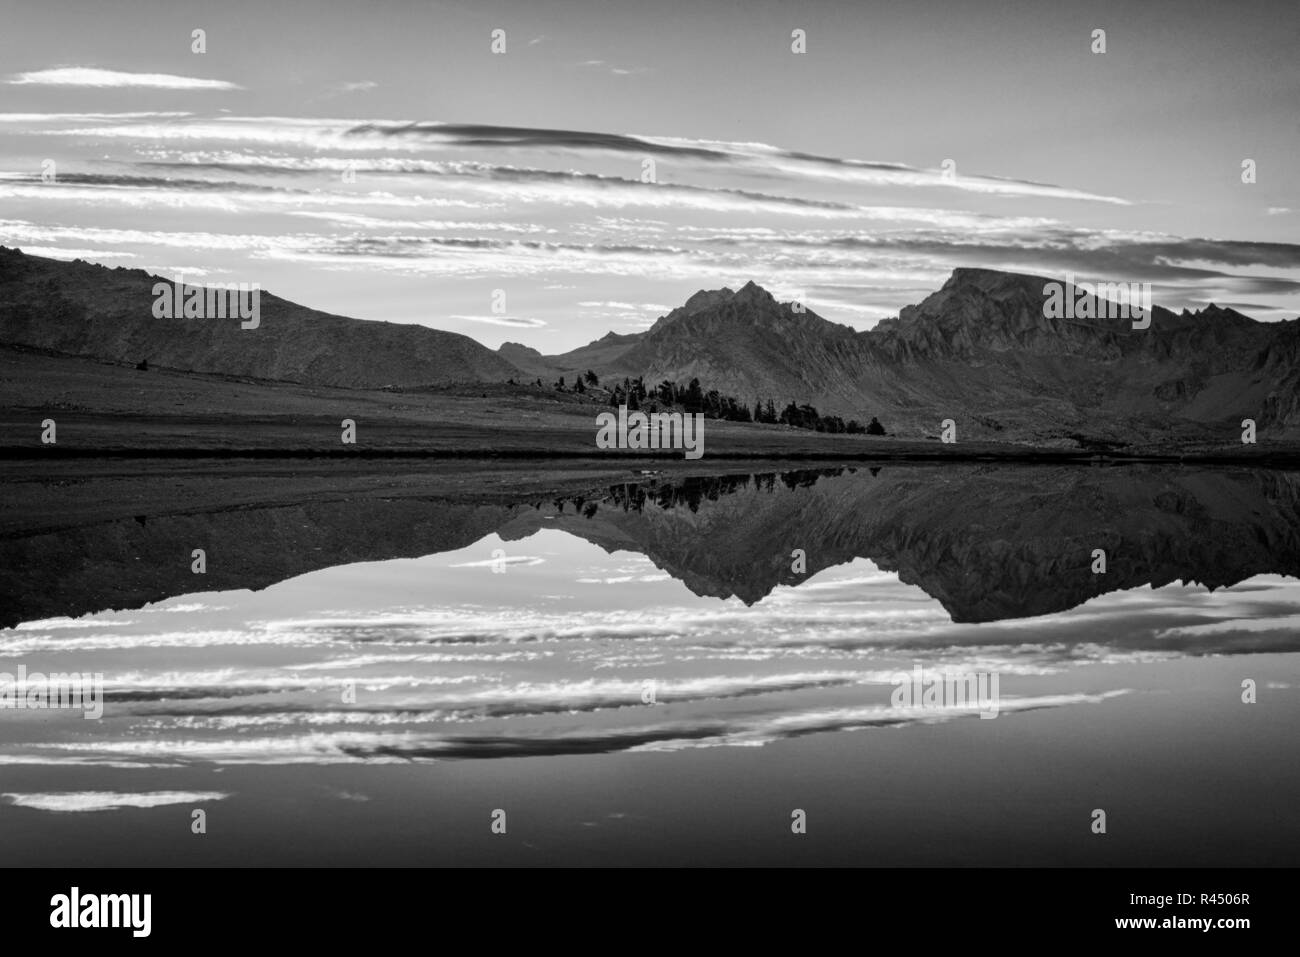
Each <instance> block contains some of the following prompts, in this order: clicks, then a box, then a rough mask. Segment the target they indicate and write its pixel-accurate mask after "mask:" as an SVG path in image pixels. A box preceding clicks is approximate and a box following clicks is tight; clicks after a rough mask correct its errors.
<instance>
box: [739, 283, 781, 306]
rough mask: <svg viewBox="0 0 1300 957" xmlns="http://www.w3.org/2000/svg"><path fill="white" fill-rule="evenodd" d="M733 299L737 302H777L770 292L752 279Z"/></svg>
mask: <svg viewBox="0 0 1300 957" xmlns="http://www.w3.org/2000/svg"><path fill="white" fill-rule="evenodd" d="M732 299H733V300H734V301H736V302H776V300H775V299H774V298H773V296H772V294H771V293H770V292H768V291H767V290H766V289H764V288H763V287H762V286H760V285H759V284H758V283H756V282H754V280H752V279H751V280H750V281H749V282H747V283H745V284H744V285H743V286H741V287H740V290H739V291H738V292H737V293H736V294H735V295H734V296H732Z"/></svg>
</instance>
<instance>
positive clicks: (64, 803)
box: [0, 791, 230, 813]
mask: <svg viewBox="0 0 1300 957" xmlns="http://www.w3.org/2000/svg"><path fill="white" fill-rule="evenodd" d="M229 796H230V795H229V794H224V793H222V792H221V791H143V792H137V793H123V792H120V791H48V792H31V793H25V794H18V793H12V792H11V793H6V794H0V798H3V799H4V800H5V801H8V802H9V803H10V804H12V805H13V806H14V807H29V808H33V809H35V810H37V811H55V812H59V813H68V812H85V811H118V810H121V809H122V808H150V807H163V806H166V805H168V804H203V803H206V802H208V801H221V800H224V799H225V798H228V797H229Z"/></svg>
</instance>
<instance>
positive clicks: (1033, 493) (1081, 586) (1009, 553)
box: [0, 466, 1300, 626]
mask: <svg viewBox="0 0 1300 957" xmlns="http://www.w3.org/2000/svg"><path fill="white" fill-rule="evenodd" d="M142 518H144V519H146V520H144V521H142V520H141V519H142ZM544 528H546V529H560V530H563V531H565V532H568V533H570V534H572V535H574V536H577V537H579V538H582V539H585V540H587V541H589V542H591V543H593V544H595V545H598V546H600V547H601V548H603V549H605V550H606V551H615V550H620V551H633V552H638V553H640V554H642V555H645V556H646V557H648V558H649V559H650V561H651V562H653V564H654V565H655V566H656V567H657V568H659V569H662V570H663V571H664V572H667V573H668V574H669V575H671V576H672V577H673V578H675V579H677V580H679V581H681V582H682V583H684V584H685V585H686V586H687V587H688V588H689V589H690V590H691V591H692V592H694V593H695V594H696V595H699V596H708V597H716V598H731V597H735V598H739V599H740V600H741V601H743V602H744V603H745V604H754V603H756V602H759V601H761V600H762V599H763V598H764V597H765V596H767V595H770V594H771V593H772V591H773V589H775V588H777V587H779V586H783V585H785V586H800V585H801V584H802V583H804V582H806V581H808V580H809V579H810V578H812V577H814V576H815V575H817V574H818V573H819V572H821V571H823V570H825V569H829V568H833V567H836V566H840V565H846V564H848V563H850V562H852V561H854V560H855V559H867V560H869V561H871V562H872V563H873V564H874V565H875V566H876V567H877V568H879V569H881V570H883V571H886V572H892V573H896V574H897V576H898V578H899V580H900V581H902V582H904V583H906V584H914V585H917V586H919V587H920V588H921V589H922V590H923V591H924V592H925V593H926V594H927V595H929V596H931V597H932V598H934V599H935V600H937V601H938V602H939V603H940V605H941V606H942V607H943V609H944V610H945V611H946V612H947V613H948V615H949V616H950V617H951V619H952V620H953V621H954V622H959V623H960V622H994V621H1001V620H1006V619H1015V618H1026V617H1033V616H1039V615H1046V614H1051V613H1055V612H1059V611H1064V610H1066V609H1070V608H1074V607H1077V606H1079V605H1081V604H1083V603H1084V602H1087V601H1089V600H1090V599H1092V598H1095V597H1097V596H1099V595H1103V594H1106V593H1108V592H1114V591H1121V590H1127V589H1131V588H1135V587H1137V586H1141V585H1151V586H1154V587H1159V586H1163V585H1166V584H1170V583H1173V582H1185V583H1198V584H1202V585H1205V586H1207V587H1209V588H1210V589H1216V588H1220V587H1223V586H1227V585H1232V584H1236V583H1238V582H1242V581H1245V580H1246V579H1248V578H1251V577H1253V576H1256V575H1262V574H1280V575H1288V576H1296V575H1297V574H1300V477H1298V476H1297V475H1296V474H1295V473H1290V472H1280V471H1268V470H1249V469H1205V468H1197V469H1190V468H1188V469H1184V468H1175V467H1168V466H1162V467H1154V466H1152V467H1145V466H1126V467H1108V468H1083V467H1071V466H1067V467H1056V468H1048V467H1005V466H997V467H994V466H960V467H954V466H942V467H925V466H900V467H884V468H880V467H874V468H837V469H816V470H805V469H800V470H787V471H779V472H777V471H773V472H763V473H758V474H751V473H740V474H734V475H715V476H707V477H687V478H677V477H670V476H664V475H655V474H646V475H635V476H630V477H629V481H627V482H621V483H617V484H612V485H609V486H607V487H604V488H600V489H596V490H592V491H590V492H587V493H583V494H579V495H571V496H566V497H561V498H556V499H552V500H549V501H530V502H519V503H517V504H513V505H490V504H482V503H479V502H459V501H456V500H454V499H447V498H437V499H422V498H411V497H406V498H394V499H378V500H376V499H356V500H353V499H349V498H346V497H344V498H342V499H341V500H338V501H332V502H331V501H316V502H306V503H301V504H296V505H283V504H277V505H275V506H266V507H257V506H245V507H241V508H237V509H231V508H216V509H213V510H210V511H196V512H191V513H188V514H172V515H166V514H164V515H150V516H136V515H132V516H130V517H123V518H122V519H120V520H116V521H109V522H103V523H99V524H91V525H79V526H74V527H70V528H63V529H58V530H55V531H44V532H39V533H36V534H26V535H19V536H15V537H10V538H8V539H6V540H4V541H0V562H2V569H3V570H2V571H0V591H2V593H3V597H0V625H4V626H13V625H16V624H18V623H20V622H23V621H30V620H33V619H41V618H50V617H54V616H72V617H75V616H79V615H83V614H87V613H92V612H97V611H102V610H105V609H123V608H138V607H141V606H143V605H145V604H148V603H150V602H156V601H160V600H163V599H165V598H168V597H171V596H175V595H182V594H187V593H190V592H194V591H196V590H198V586H201V587H202V589H203V590H204V591H213V590H230V589H244V588H248V589H254V590H257V589H262V588H266V587H268V586H270V585H272V584H274V583H276V582H279V581H284V580H286V579H289V578H293V577H295V576H298V575H302V574H305V573H307V572H311V571H315V570H318V569H323V568H329V567H333V566H336V565H342V564H349V563H354V562H362V561H365V562H371V561H381V560H385V559H392V558H412V557H417V556H420V555H432V554H438V553H443V552H447V551H452V550H456V549H461V548H465V547H467V546H469V545H471V544H473V543H474V542H476V541H479V540H481V539H483V538H485V537H486V536H489V535H492V534H496V535H499V536H500V537H501V538H502V539H503V540H505V541H507V542H510V541H518V540H521V539H524V538H527V537H528V536H530V535H533V534H535V533H536V532H537V531H539V530H541V529H544ZM196 545H202V546H203V547H205V549H206V550H207V553H208V554H209V555H211V556H212V560H211V561H210V567H209V569H208V574H207V575H206V576H205V578H203V579H198V578H196V576H194V575H193V574H192V573H191V570H190V567H189V564H188V559H187V556H188V555H189V554H190V551H191V549H192V548H194V547H196ZM1099 550H1100V551H1099ZM1101 553H1104V562H1105V566H1104V569H1105V570H1104V571H1101V570H1099V567H1098V556H1099V555H1100V554H1101ZM799 556H802V557H801V558H800V557H799Z"/></svg>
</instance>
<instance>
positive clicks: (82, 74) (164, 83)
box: [8, 66, 243, 90]
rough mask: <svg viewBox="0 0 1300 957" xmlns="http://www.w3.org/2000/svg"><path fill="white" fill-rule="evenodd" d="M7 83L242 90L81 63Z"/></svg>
mask: <svg viewBox="0 0 1300 957" xmlns="http://www.w3.org/2000/svg"><path fill="white" fill-rule="evenodd" d="M8 82H9V83H11V84H13V85H15V86H30V85H35V86H85V87H137V88H138V87H146V88H150V89H155V90H242V89H243V87H242V86H240V85H239V84H237V83H230V82H228V81H226V80H204V79H200V78H198V77H193V76H177V75H176V74H174V73H126V72H124V71H121V70H100V69H97V68H95V67H85V66H69V67H57V68H55V69H51V70H35V71H33V72H30V73H17V74H15V75H14V76H12V77H11V78H10V79H9V80H8Z"/></svg>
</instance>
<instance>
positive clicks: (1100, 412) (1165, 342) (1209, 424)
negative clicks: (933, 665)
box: [0, 247, 1300, 446]
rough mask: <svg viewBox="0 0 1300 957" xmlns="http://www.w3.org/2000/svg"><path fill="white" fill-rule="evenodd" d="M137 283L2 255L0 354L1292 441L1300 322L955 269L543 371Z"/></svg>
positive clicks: (292, 378)
mask: <svg viewBox="0 0 1300 957" xmlns="http://www.w3.org/2000/svg"><path fill="white" fill-rule="evenodd" d="M160 281H167V280H163V279H160V277H157V276H153V275H150V274H149V273H147V272H144V271H142V270H135V269H124V268H121V267H119V268H116V269H112V268H108V267H104V266H99V265H94V264H90V263H86V262H82V261H81V260H77V261H74V262H65V261H59V260H51V259H45V258H40V257H35V256H29V255H26V254H24V253H22V252H20V251H18V250H12V249H5V248H4V247H0V345H7V346H11V347H20V348H26V349H36V350H41V351H43V352H46V353H54V354H61V355H74V356H81V357H89V358H94V359H99V360H102V361H108V362H116V363H131V364H136V363H140V362H148V363H149V365H150V366H151V367H163V368H169V369H174V370H180V371H190V372H202V373H217V374H222V375H232V376H242V377H249V378H255V379H262V380H276V381H285V382H294V383H305V384H309V385H319V386H329V387H336V388H349V389H356V388H382V387H387V386H395V387H405V388H411V387H421V386H439V385H448V384H452V383H467V382H506V381H508V380H511V379H514V380H516V381H520V382H531V381H534V380H535V379H537V378H541V379H543V381H544V383H546V384H547V385H549V384H550V383H551V382H553V381H554V380H556V379H558V378H559V377H560V376H565V377H566V378H571V377H572V376H574V375H577V374H581V373H585V372H586V371H588V370H591V371H593V372H595V373H596V374H597V375H598V376H599V377H600V378H601V380H603V381H608V380H611V379H614V380H619V381H621V380H622V379H623V378H624V377H631V378H635V377H638V376H640V377H643V378H644V381H645V383H646V385H647V386H648V387H653V386H654V385H656V384H657V383H658V382H660V381H661V380H663V379H670V380H673V381H676V382H680V383H686V382H688V381H689V380H690V379H692V378H698V379H699V380H700V383H701V384H702V386H703V387H704V388H705V389H717V390H718V391H719V392H721V393H723V394H725V395H732V396H735V397H736V398H738V399H740V400H742V401H744V402H745V403H746V404H748V405H752V404H753V403H754V402H756V401H760V400H761V401H764V402H765V401H766V400H768V399H771V400H773V402H774V403H775V404H776V406H777V407H778V408H781V407H783V406H784V405H785V404H787V403H788V402H791V401H793V402H796V403H798V404H811V405H813V406H815V407H816V408H817V409H818V411H820V412H822V413H830V414H837V415H841V416H843V417H844V418H846V419H848V418H856V419H859V420H860V421H867V420H868V419H870V418H871V417H872V416H875V417H878V418H879V419H880V421H881V422H882V423H883V424H884V425H885V427H886V429H887V430H888V431H889V432H890V433H891V434H894V435H897V436H899V437H906V438H918V437H921V436H927V435H928V436H933V435H937V434H938V432H939V428H940V422H941V421H942V420H943V419H948V418H951V419H953V420H954V421H955V422H956V423H957V426H958V438H959V440H960V439H961V438H963V437H965V438H981V439H1004V440H1007V441H1018V442H1030V443H1033V444H1037V445H1044V446H1075V445H1084V446H1087V445H1091V444H1094V443H1095V444H1098V445H1101V446H1105V445H1107V444H1112V443H1113V444H1119V445H1122V444H1128V443H1133V442H1161V441H1175V442H1176V441H1178V440H1184V439H1185V440H1189V441H1206V440H1208V441H1220V442H1230V441H1235V440H1236V437H1237V436H1238V435H1239V434H1240V431H1241V421H1242V420H1243V419H1247V418H1249V419H1253V420H1254V421H1255V422H1256V423H1257V427H1258V430H1259V434H1260V435H1261V436H1264V437H1276V438H1285V439H1295V438H1300V320H1289V321H1284V322H1275V323H1264V322H1258V321H1256V320H1254V319H1251V318H1250V317H1248V316H1245V315H1243V314H1241V313H1239V312H1236V311H1234V310H1232V309H1227V308H1222V307H1218V306H1214V305H1210V306H1208V307H1206V308H1205V309H1202V310H1199V311H1196V312H1190V311H1186V310H1184V311H1183V312H1181V313H1174V312H1172V311H1170V310H1167V309H1163V308H1161V307H1159V306H1156V307H1154V309H1153V310H1152V317H1151V319H1152V321H1151V324H1150V327H1149V328H1146V329H1135V328H1133V326H1132V323H1131V321H1130V320H1129V319H1127V318H1115V319H1064V318H1049V317H1048V316H1047V314H1046V313H1047V311H1046V310H1045V309H1044V300H1045V297H1044V291H1043V289H1044V285H1045V283H1047V282H1049V280H1048V279H1045V278H1043V277H1035V276H1027V275H1020V274H1015V273H1006V272H999V271H996V270H988V269H964V268H963V269H957V270H955V271H954V272H953V274H952V276H951V277H950V278H949V279H948V281H947V282H946V283H945V284H944V285H943V286H942V288H940V289H939V290H937V291H936V292H935V293H933V294H932V295H930V296H928V297H927V298H925V299H924V300H923V301H922V302H920V303H919V304H917V305H915V306H908V307H905V308H904V309H902V310H901V312H900V314H899V315H898V317H897V318H891V319H885V320H882V321H881V322H879V323H878V324H877V325H876V326H875V328H873V329H870V330H866V331H858V330H855V329H853V328H851V327H849V326H845V325H840V324H838V323H834V322H831V321H829V320H827V319H824V318H822V317H821V316H819V315H817V314H816V313H815V312H813V311H812V310H811V309H806V308H800V307H799V306H798V305H796V304H794V303H782V302H778V301H777V300H776V299H775V298H773V296H772V295H770V294H769V293H768V292H767V291H766V290H764V289H763V288H761V287H760V286H758V285H756V284H754V283H752V282H750V283H747V284H745V285H744V286H742V287H740V288H739V289H737V290H732V289H730V288H724V289H718V290H706V291H700V292H697V293H696V294H694V295H693V296H691V297H690V298H689V299H687V300H686V302H685V303H683V304H682V305H681V306H679V307H677V308H676V309H673V310H672V311H671V312H669V313H668V314H667V315H665V316H662V317H660V318H659V319H658V320H657V321H656V322H655V323H654V325H653V326H651V327H650V328H649V329H647V330H646V331H644V332H640V333H633V334H617V333H613V332H611V333H609V334H608V335H606V336H604V337H602V338H601V339H598V340H596V341H595V342H592V343H590V344H589V345H586V346H583V347H581V348H578V349H574V350H572V351H570V352H566V353H563V354H561V355H552V356H547V355H543V354H542V353H540V352H538V351H537V350H535V349H531V348H529V347H527V346H523V345H520V344H518V343H506V344H504V345H502V346H501V347H500V348H499V349H498V350H495V351H493V350H490V349H488V348H486V347H485V346H483V345H481V344H480V343H478V342H476V341H475V340H473V339H471V338H469V337H468V336H463V335H459V334H456V333H451V332H444V331H439V330H435V329H431V328H429V327H426V326H423V325H411V324H396V323H388V322H375V321H367V320H359V319H350V318H346V317H342V316H335V315H331V314H328V313H324V312H320V311H317V310H314V309H310V308H307V307H305V306H301V305H297V304H295V303H292V302H288V301H286V300H284V299H280V298H278V297H276V296H274V295H271V294H269V293H266V292H263V293H262V294H261V324H260V327H259V328H257V329H255V330H245V329H241V328H240V326H239V323H238V321H236V320H212V319H157V318H155V317H154V314H153V308H152V307H153V303H154V299H155V296H154V287H155V284H156V283H158V282H160Z"/></svg>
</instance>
